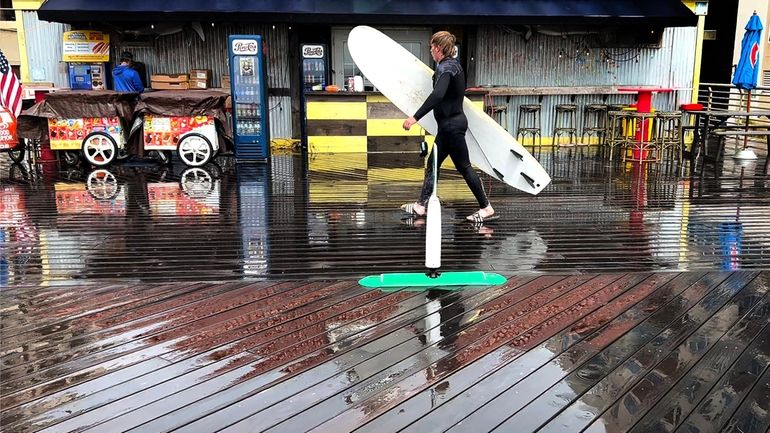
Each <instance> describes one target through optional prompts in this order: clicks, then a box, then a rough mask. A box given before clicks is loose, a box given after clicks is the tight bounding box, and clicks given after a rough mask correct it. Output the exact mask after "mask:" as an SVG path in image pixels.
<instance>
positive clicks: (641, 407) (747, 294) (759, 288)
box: [585, 274, 767, 432]
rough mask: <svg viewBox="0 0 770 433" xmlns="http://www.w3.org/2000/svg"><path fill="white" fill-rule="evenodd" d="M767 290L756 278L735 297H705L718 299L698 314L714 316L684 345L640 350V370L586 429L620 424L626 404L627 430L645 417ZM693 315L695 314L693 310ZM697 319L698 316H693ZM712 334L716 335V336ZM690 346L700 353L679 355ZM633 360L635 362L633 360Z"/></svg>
mask: <svg viewBox="0 0 770 433" xmlns="http://www.w3.org/2000/svg"><path fill="white" fill-rule="evenodd" d="M744 275H745V274H744ZM744 284H745V283H744ZM766 291H767V287H763V285H762V284H759V282H757V281H753V282H751V283H748V284H747V285H745V288H742V290H741V291H740V292H739V293H737V294H736V296H735V297H734V299H728V300H727V302H725V301H723V300H721V299H718V297H713V298H711V299H710V297H711V295H714V294H715V293H717V292H712V294H710V296H708V297H706V298H704V300H703V302H701V304H700V305H704V304H705V303H711V302H714V301H715V302H716V304H711V306H709V309H708V310H695V312H694V314H696V315H697V316H700V314H705V313H709V314H710V316H711V317H709V318H708V320H706V321H704V322H702V324H701V321H700V320H699V321H698V323H697V326H698V329H697V330H695V332H694V333H692V335H685V337H686V338H680V339H679V340H680V343H681V344H682V346H680V347H673V348H672V347H670V346H669V345H667V344H666V345H663V346H661V349H662V353H661V354H660V355H657V356H650V355H648V354H646V353H644V352H641V351H640V354H639V355H638V356H639V357H640V358H641V359H640V360H639V362H640V366H639V373H637V374H636V375H634V376H633V377H632V378H631V382H630V383H627V384H624V385H623V386H617V387H616V388H620V389H619V391H620V392H617V393H612V394H611V395H609V396H607V397H606V398H605V399H604V401H603V402H606V403H605V405H606V406H602V407H600V408H599V410H601V409H605V408H606V411H605V412H604V415H603V417H602V418H601V419H597V420H596V421H594V422H593V423H591V424H590V425H589V426H588V427H587V428H586V430H585V431H587V432H588V431H590V432H595V431H599V430H601V429H602V428H603V426H604V423H605V422H607V423H610V424H616V423H617V420H615V419H614V417H615V416H617V414H618V412H616V411H617V410H618V408H620V407H623V408H625V410H626V411H627V412H626V418H624V420H623V425H624V427H623V431H626V429H630V428H632V427H633V425H634V423H636V422H637V421H639V420H640V419H642V417H643V416H644V415H645V414H646V413H647V412H648V411H649V410H651V409H652V408H653V407H654V405H655V404H656V403H657V400H659V399H661V398H662V397H663V395H664V394H665V393H666V392H668V391H669V389H670V388H671V386H672V382H675V381H676V380H677V379H678V378H679V377H681V375H682V374H684V373H685V372H686V371H687V370H688V369H689V367H690V366H691V365H692V364H693V363H694V362H695V361H697V360H698V359H700V357H701V356H702V355H703V352H704V351H705V349H707V348H709V347H711V344H713V343H714V342H716V341H717V340H718V339H719V338H720V337H721V336H722V335H723V334H724V333H725V332H726V330H727V329H729V327H730V326H732V324H733V323H735V320H737V319H738V318H739V317H741V316H742V315H743V314H745V313H746V312H747V311H750V310H751V307H753V306H754V305H755V304H756V303H757V302H758V301H759V300H761V299H762V297H763V296H764V294H765V293H766ZM720 304H722V305H720ZM712 306H713V307H718V308H719V309H718V311H709V310H710V309H711V308H712ZM736 306H737V307H738V308H739V309H740V312H741V314H740V315H739V316H737V317H736V316H734V315H733V314H732V313H733V312H735V309H736ZM690 317H693V314H692V313H691V315H690ZM688 318H689V317H688ZM693 319H696V318H695V317H693ZM711 334H716V335H715V336H713V337H712V335H711ZM706 339H709V340H706ZM704 341H710V344H700V343H703V342H704ZM699 342H700V343H699ZM687 344H690V345H692V346H693V347H692V348H688V347H687V346H686V345H687ZM689 350H696V351H697V353H695V354H693V356H692V358H690V359H679V356H680V352H686V351H689ZM685 356H686V355H685ZM649 358H652V359H653V361H652V362H656V363H659V364H658V365H653V367H654V368H651V366H650V365H649V364H648V363H646V362H645V361H646V359H649ZM637 359H638V358H637ZM677 361H681V364H680V365H676V362H677ZM631 362H633V360H632V361H631ZM631 362H629V363H628V365H629V366H630V365H631ZM664 370H667V371H670V373H671V378H666V377H662V376H661V374H665V372H664ZM644 391H647V392H649V395H644V394H643V393H640V392H644ZM614 398H617V401H615V402H614V403H612V404H607V403H610V402H611V400H612V399H614Z"/></svg>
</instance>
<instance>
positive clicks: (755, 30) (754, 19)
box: [733, 12, 763, 90]
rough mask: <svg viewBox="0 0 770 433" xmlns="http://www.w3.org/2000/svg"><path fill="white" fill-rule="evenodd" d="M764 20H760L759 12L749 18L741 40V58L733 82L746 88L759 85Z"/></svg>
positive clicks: (739, 86) (749, 88)
mask: <svg viewBox="0 0 770 433" xmlns="http://www.w3.org/2000/svg"><path fill="white" fill-rule="evenodd" d="M762 28H763V27H762V21H760V20H759V17H758V16H757V13H756V12H754V15H752V16H751V18H749V22H748V23H747V24H746V33H745V34H744V35H743V42H741V59H740V60H739V61H738V66H737V67H736V68H735V75H734V76H733V84H734V85H735V86H736V87H738V88H740V89H744V90H751V89H753V88H755V87H757V75H758V74H759V68H757V63H758V61H759V44H760V40H761V36H762Z"/></svg>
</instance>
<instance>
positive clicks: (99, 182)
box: [86, 168, 120, 200]
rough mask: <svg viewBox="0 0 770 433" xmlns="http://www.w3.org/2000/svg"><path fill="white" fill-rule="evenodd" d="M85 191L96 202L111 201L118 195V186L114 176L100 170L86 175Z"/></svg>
mask: <svg viewBox="0 0 770 433" xmlns="http://www.w3.org/2000/svg"><path fill="white" fill-rule="evenodd" d="M86 189H87V190H88V192H89V193H90V194H91V195H92V196H93V197H94V198H95V199H97V200H111V199H113V198H115V197H116V196H117V195H118V192H119V191H120V186H119V185H118V180H117V179H116V178H115V175H114V174H112V173H110V172H109V171H107V170H105V169H103V168H101V169H98V170H94V171H92V172H91V173H89V174H88V179H86Z"/></svg>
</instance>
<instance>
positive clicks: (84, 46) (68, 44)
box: [63, 30, 110, 62]
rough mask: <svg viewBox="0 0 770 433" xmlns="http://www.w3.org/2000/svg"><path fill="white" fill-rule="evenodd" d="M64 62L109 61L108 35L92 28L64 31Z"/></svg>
mask: <svg viewBox="0 0 770 433" xmlns="http://www.w3.org/2000/svg"><path fill="white" fill-rule="evenodd" d="M63 42H64V46H63V54H64V56H63V60H64V61H65V62H109V61H110V35H105V34H104V33H102V32H96V31H93V30H74V31H71V32H64V37H63Z"/></svg>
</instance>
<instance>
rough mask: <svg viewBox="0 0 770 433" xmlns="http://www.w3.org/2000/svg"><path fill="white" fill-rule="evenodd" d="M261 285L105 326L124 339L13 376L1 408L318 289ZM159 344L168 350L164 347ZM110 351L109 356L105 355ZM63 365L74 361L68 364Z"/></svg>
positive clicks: (154, 354)
mask: <svg viewBox="0 0 770 433" xmlns="http://www.w3.org/2000/svg"><path fill="white" fill-rule="evenodd" d="M315 284H316V285H317V284H318V283H315ZM262 285H263V287H262V288H261V289H259V290H257V287H258V285H254V284H251V285H247V286H245V287H243V283H240V284H238V285H237V287H240V288H236V289H235V290H233V291H230V292H225V294H224V295H220V296H219V298H221V299H217V298H209V299H205V300H196V301H195V302H193V303H191V304H189V305H188V304H184V305H178V304H174V305H171V306H169V307H167V308H171V309H170V310H163V308H164V307H158V306H152V307H153V308H159V309H161V310H163V311H161V312H159V313H157V312H153V313H151V314H152V315H151V316H143V315H142V312H141V311H135V312H130V313H129V314H128V315H126V316H128V317H125V318H121V319H118V318H116V319H110V320H106V321H104V322H102V323H101V324H100V326H104V327H107V328H110V327H113V326H116V325H117V326H118V327H117V328H112V329H111V331H112V332H116V333H117V335H119V336H120V338H118V339H108V340H106V341H107V343H105V342H100V341H95V342H92V343H90V344H88V345H86V346H84V347H83V348H81V349H79V350H76V351H72V352H69V353H66V354H62V355H61V357H59V358H52V359H49V360H47V362H38V363H36V364H32V366H30V367H29V368H28V370H27V371H25V370H19V371H16V370H14V372H12V373H15V374H16V375H17V376H19V378H18V379H15V380H6V381H4V382H3V386H5V387H7V389H8V390H9V392H7V393H5V394H4V395H3V396H2V397H0V405H2V407H13V406H15V405H16V404H19V403H21V402H24V401H26V398H29V396H34V397H39V396H40V395H41V391H40V389H39V388H40V387H41V386H43V384H46V385H45V390H46V391H47V392H55V391H58V390H59V389H60V388H57V387H55V386H52V384H50V383H47V382H49V381H51V380H55V379H57V378H61V377H66V376H68V375H71V374H73V373H78V379H79V380H78V383H79V382H80V381H85V380H87V379H91V378H93V377H95V376H99V375H102V374H105V373H106V372H107V371H108V369H106V368H105V367H104V365H105V364H107V365H110V366H111V367H112V368H119V367H121V366H126V365H131V364H133V363H134V362H136V359H135V358H132V357H130V356H128V355H129V354H133V355H135V357H136V358H138V359H149V358H153V357H157V356H160V355H162V354H164V353H166V352H168V351H170V350H171V349H172V348H173V346H172V344H173V343H174V342H176V339H178V338H180V337H175V336H174V333H176V335H180V334H181V335H186V334H185V332H187V333H189V332H190V330H192V329H199V328H200V326H201V323H204V322H205V321H206V320H209V321H216V320H219V319H221V317H222V315H223V314H225V315H226V314H228V313H229V314H232V312H231V311H229V310H231V309H235V308H241V309H244V308H253V304H254V303H257V302H258V303H261V305H262V309H261V310H262V311H264V309H265V308H270V307H272V304H273V303H276V302H281V301H280V297H281V296H285V295H291V294H292V293H293V294H294V296H299V295H301V294H302V293H303V292H305V293H307V292H310V293H311V294H313V293H314V290H315V289H316V287H315V286H314V284H312V283H311V284H305V285H299V283H297V282H283V283H272V282H270V283H262ZM316 293H324V292H323V291H320V292H316ZM316 296H317V295H316ZM172 307H173V308H172ZM258 311H259V310H258ZM196 322H198V323H196ZM140 339H141V340H140ZM136 340H140V341H136ZM160 342H163V343H164V344H162V345H161V344H159V343H160ZM105 348H108V350H104V349H105ZM63 359H67V360H69V361H67V362H64V361H63ZM33 367H35V368H33ZM17 370H18V369H17ZM3 374H8V375H9V376H10V373H9V372H7V371H4V372H3ZM73 383H75V381H73V380H71V379H70V380H67V381H64V382H63V385H65V386H71V385H72V384H73ZM10 391H13V392H10Z"/></svg>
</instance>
